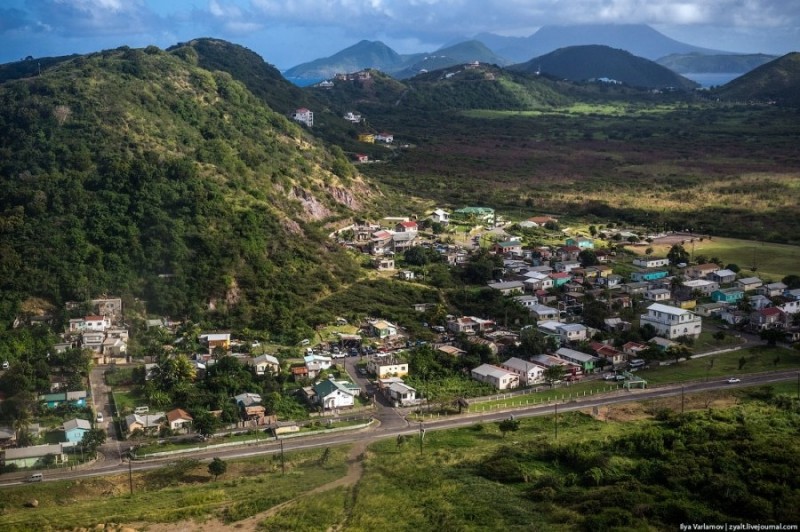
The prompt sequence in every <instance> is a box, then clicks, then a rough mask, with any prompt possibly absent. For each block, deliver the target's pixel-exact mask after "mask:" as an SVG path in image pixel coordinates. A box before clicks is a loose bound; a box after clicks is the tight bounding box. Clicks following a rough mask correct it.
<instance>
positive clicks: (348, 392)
mask: <svg viewBox="0 0 800 532" xmlns="http://www.w3.org/2000/svg"><path fill="white" fill-rule="evenodd" d="M359 394H361V388H359V387H358V385H356V384H354V383H352V382H349V381H337V380H334V379H332V378H331V379H326V380H324V381H320V382H318V383H316V384H315V385H314V396H315V397H316V401H317V403H319V404H320V405H322V408H323V409H324V410H334V409H336V408H343V407H348V406H353V405H354V404H355V398H356V396H357V395H359Z"/></svg>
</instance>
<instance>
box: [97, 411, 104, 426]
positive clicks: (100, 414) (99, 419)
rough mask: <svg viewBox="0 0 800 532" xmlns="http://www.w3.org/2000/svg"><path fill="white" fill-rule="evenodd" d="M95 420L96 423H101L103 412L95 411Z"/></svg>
mask: <svg viewBox="0 0 800 532" xmlns="http://www.w3.org/2000/svg"><path fill="white" fill-rule="evenodd" d="M97 422H98V423H102V422H103V413H102V412H98V413H97Z"/></svg>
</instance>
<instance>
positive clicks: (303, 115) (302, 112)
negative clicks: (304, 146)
mask: <svg viewBox="0 0 800 532" xmlns="http://www.w3.org/2000/svg"><path fill="white" fill-rule="evenodd" d="M292 120H294V121H295V122H300V123H301V124H305V125H307V126H308V127H312V126H313V125H314V112H313V111H310V110H309V109H306V108H305V107H301V108H300V109H296V110H295V112H294V113H292Z"/></svg>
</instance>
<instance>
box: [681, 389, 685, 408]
mask: <svg viewBox="0 0 800 532" xmlns="http://www.w3.org/2000/svg"><path fill="white" fill-rule="evenodd" d="M684 399H685V396H684V394H683V385H681V414H683V410H684V406H685V403H686V401H685V400H684Z"/></svg>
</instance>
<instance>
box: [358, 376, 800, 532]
mask: <svg viewBox="0 0 800 532" xmlns="http://www.w3.org/2000/svg"><path fill="white" fill-rule="evenodd" d="M759 397H761V400H763V401H766V402H755V403H749V404H745V405H742V406H738V407H734V408H730V409H725V410H718V409H715V410H707V411H699V412H689V413H686V414H683V415H676V414H673V413H671V412H669V411H667V410H663V411H659V412H658V413H657V419H656V420H649V421H640V422H634V423H629V424H627V425H623V424H619V423H603V422H600V421H596V420H593V419H591V418H590V417H588V416H585V415H583V414H568V415H566V416H561V417H560V420H559V430H558V435H559V437H558V440H557V441H556V440H555V439H554V431H553V429H554V425H553V420H552V419H535V420H523V421H522V422H521V424H520V426H519V429H518V430H517V431H513V430H512V431H510V432H509V433H508V434H507V435H504V434H503V431H501V427H500V426H499V425H494V424H492V425H489V424H486V425H476V426H474V427H472V428H466V429H460V430H457V431H449V432H446V433H432V434H428V435H426V436H425V440H424V452H423V454H422V455H420V454H419V451H418V449H417V448H416V447H417V446H416V442H414V444H411V445H403V446H401V445H399V444H395V443H394V442H388V441H387V442H383V443H381V444H378V445H377V446H376V448H375V450H376V452H377V456H376V457H375V459H373V460H371V461H370V463H369V465H368V468H367V475H366V476H365V478H364V480H363V481H362V483H361V485H360V486H359V490H358V494H357V498H356V502H355V508H354V511H353V515H352V516H351V520H350V522H349V524H350V525H351V526H352V527H353V528H354V529H358V528H362V527H363V528H381V527H383V526H389V523H394V525H393V526H394V527H395V528H397V527H398V526H399V527H400V528H399V529H400V530H414V529H429V528H440V529H441V528H444V529H491V530H499V529H520V530H522V529H524V530H531V529H541V530H576V529H578V530H610V529H615V527H631V528H635V529H641V528H647V527H652V528H654V529H657V530H666V529H675V528H677V526H678V525H679V524H680V523H681V522H683V523H687V522H688V523H703V522H705V523H724V522H753V523H756V522H757V523H771V522H784V523H792V522H797V520H798V518H800V515H798V513H797V511H798V508H800V505H798V502H799V499H798V497H800V484H798V482H797V479H796V478H794V476H795V475H794V473H793V471H794V468H796V467H797V466H798V465H799V464H798V460H799V459H800V448H798V445H797V442H796V441H795V439H794V437H793V436H792V434H793V432H794V431H796V430H797V427H798V421H799V420H800V418H799V417H798V410H797V404H796V403H792V402H791V400H788V399H786V398H785V397H778V398H775V397H773V396H771V394H770V392H766V395H760V396H759ZM510 440H513V441H510ZM387 456H392V457H394V459H392V460H389V459H387V458H385V457H387ZM388 500H405V501H411V500H413V501H415V503H414V504H413V505H412V506H411V507H409V506H408V505H403V506H402V508H400V507H398V506H393V505H389V504H386V501H388ZM378 507H382V508H383V509H384V511H382V512H378V511H376V510H377V508H378ZM398 523H402V524H401V525H398Z"/></svg>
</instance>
